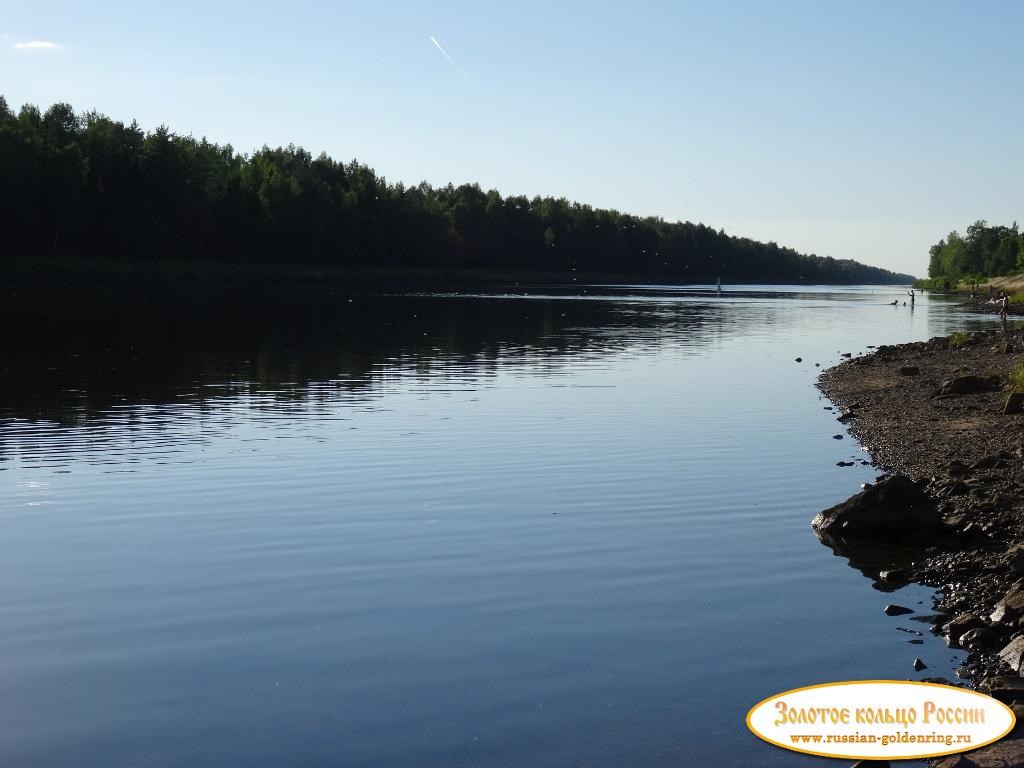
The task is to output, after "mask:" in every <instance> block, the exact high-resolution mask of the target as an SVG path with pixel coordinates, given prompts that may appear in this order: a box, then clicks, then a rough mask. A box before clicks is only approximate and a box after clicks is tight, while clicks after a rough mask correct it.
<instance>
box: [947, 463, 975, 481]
mask: <svg viewBox="0 0 1024 768" xmlns="http://www.w3.org/2000/svg"><path fill="white" fill-rule="evenodd" d="M969 471H970V468H969V467H968V466H967V465H966V464H964V463H963V462H962V461H956V460H955V459H954V460H953V461H951V462H949V464H947V465H946V474H947V475H949V476H950V477H962V476H963V475H966V474H967V473H968V472H969Z"/></svg>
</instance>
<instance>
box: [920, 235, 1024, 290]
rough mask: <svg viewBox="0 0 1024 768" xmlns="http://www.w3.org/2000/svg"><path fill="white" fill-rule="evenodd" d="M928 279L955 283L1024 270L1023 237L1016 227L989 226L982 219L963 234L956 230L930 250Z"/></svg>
mask: <svg viewBox="0 0 1024 768" xmlns="http://www.w3.org/2000/svg"><path fill="white" fill-rule="evenodd" d="M928 253H929V259H928V277H930V278H932V279H933V280H934V279H936V278H938V279H940V280H949V281H952V282H954V283H955V282H956V281H958V280H962V279H971V278H984V277H1000V276H1002V275H1009V274H1012V273H1014V272H1019V271H1020V270H1021V269H1024V234H1022V233H1021V232H1020V231H1019V230H1018V228H1017V222H1013V226H1010V227H1004V226H989V225H988V222H987V221H985V220H984V219H979V220H978V221H976V222H974V223H973V224H971V226H969V227H968V228H967V233H966V234H965V235H961V234H960V233H959V232H957V231H956V230H954V231H952V232H950V233H949V234H948V235H947V236H946V237H944V238H943V239H942V240H940V241H939V242H937V243H936V244H935V245H933V246H932V247H931V248H930V249H929V251H928Z"/></svg>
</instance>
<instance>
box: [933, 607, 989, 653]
mask: <svg viewBox="0 0 1024 768" xmlns="http://www.w3.org/2000/svg"><path fill="white" fill-rule="evenodd" d="M983 626H985V622H983V621H982V620H981V618H980V617H979V616H975V615H974V614H973V613H961V614H960V615H959V616H957V617H956V618H955V619H952V620H950V621H947V622H946V623H945V624H943V625H942V634H943V635H945V636H946V644H947V645H950V646H957V645H959V644H960V638H961V636H962V635H963V634H964V633H965V632H967V631H968V630H970V629H976V628H977V627H983Z"/></svg>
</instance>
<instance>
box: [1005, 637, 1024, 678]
mask: <svg viewBox="0 0 1024 768" xmlns="http://www.w3.org/2000/svg"><path fill="white" fill-rule="evenodd" d="M999 658H1000V659H1002V660H1003V662H1004V663H1005V664H1006V666H1008V667H1009V668H1010V669H1012V670H1013V671H1014V672H1016V673H1017V674H1018V675H1019V674H1020V673H1021V670H1022V669H1024V636H1021V637H1015V638H1014V639H1013V640H1011V641H1010V642H1009V643H1007V644H1006V647H1005V648H1003V650H1001V651H1000V652H999Z"/></svg>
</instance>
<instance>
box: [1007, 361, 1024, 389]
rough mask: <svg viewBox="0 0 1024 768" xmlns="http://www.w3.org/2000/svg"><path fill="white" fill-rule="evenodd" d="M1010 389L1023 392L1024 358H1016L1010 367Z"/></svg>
mask: <svg viewBox="0 0 1024 768" xmlns="http://www.w3.org/2000/svg"><path fill="white" fill-rule="evenodd" d="M1010 391H1011V392H1015V393H1017V394H1024V360H1018V361H1017V362H1016V363H1014V365H1013V368H1011V369H1010Z"/></svg>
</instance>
